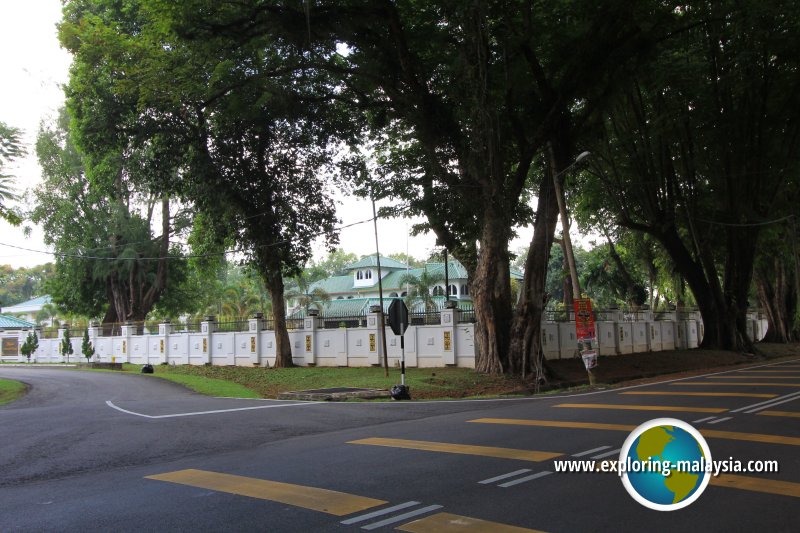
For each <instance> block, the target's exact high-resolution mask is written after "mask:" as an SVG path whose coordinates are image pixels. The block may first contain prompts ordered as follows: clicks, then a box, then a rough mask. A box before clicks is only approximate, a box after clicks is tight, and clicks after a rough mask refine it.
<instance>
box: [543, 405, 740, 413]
mask: <svg viewBox="0 0 800 533" xmlns="http://www.w3.org/2000/svg"><path fill="white" fill-rule="evenodd" d="M553 407H572V408H576V409H622V410H626V411H681V412H685V413H724V412H725V411H727V409H721V408H718V407H676V406H672V405H621V404H612V403H560V404H558V405H554V406H553Z"/></svg>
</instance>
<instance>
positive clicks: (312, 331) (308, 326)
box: [302, 309, 319, 365]
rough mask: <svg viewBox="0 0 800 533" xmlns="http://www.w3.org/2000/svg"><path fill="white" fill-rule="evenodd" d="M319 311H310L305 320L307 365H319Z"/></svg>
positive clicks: (303, 349) (304, 350)
mask: <svg viewBox="0 0 800 533" xmlns="http://www.w3.org/2000/svg"><path fill="white" fill-rule="evenodd" d="M318 313H319V312H318V311H317V310H316V309H310V310H309V312H308V316H307V317H306V318H305V319H303V331H304V333H303V346H302V352H303V360H304V362H305V364H306V365H316V364H317V328H318V327H319V319H318V318H317V315H318Z"/></svg>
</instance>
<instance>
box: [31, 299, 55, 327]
mask: <svg viewBox="0 0 800 533" xmlns="http://www.w3.org/2000/svg"><path fill="white" fill-rule="evenodd" d="M58 316H59V312H58V307H56V306H55V304H44V305H43V306H42V308H41V309H40V310H39V312H37V313H36V323H37V324H39V325H40V326H47V327H50V328H52V327H53V320H55V319H56V318H58Z"/></svg>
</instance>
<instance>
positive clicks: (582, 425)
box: [469, 418, 800, 446]
mask: <svg viewBox="0 0 800 533" xmlns="http://www.w3.org/2000/svg"><path fill="white" fill-rule="evenodd" d="M469 422H476V423H479V424H503V425H514V426H540V427H555V428H573V429H606V430H611V431H633V430H634V429H635V428H636V426H630V425H626V424H598V423H595V422H565V421H561V420H524V419H518V418H478V419H475V420H469ZM700 433H701V434H702V435H703V436H704V437H710V438H715V439H727V440H742V441H749V442H764V443H767V444H788V445H790V446H800V437H784V436H782V435H765V434H762V433H740V432H738V431H719V430H716V429H701V430H700Z"/></svg>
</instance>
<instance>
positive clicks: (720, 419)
mask: <svg viewBox="0 0 800 533" xmlns="http://www.w3.org/2000/svg"><path fill="white" fill-rule="evenodd" d="M731 419H733V417H732V416H726V417H723V418H718V419H716V420H712V421H711V422H709V424H719V423H720V422H725V421H726V420H731Z"/></svg>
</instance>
